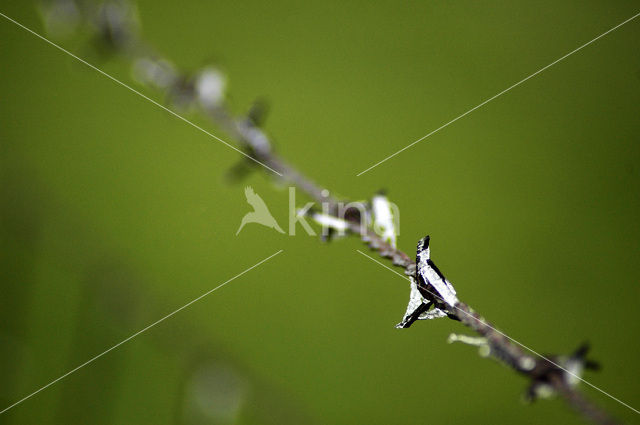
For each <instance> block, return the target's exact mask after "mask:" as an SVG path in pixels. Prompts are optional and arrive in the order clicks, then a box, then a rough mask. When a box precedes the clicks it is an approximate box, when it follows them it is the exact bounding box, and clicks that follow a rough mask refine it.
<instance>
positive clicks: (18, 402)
mask: <svg viewBox="0 0 640 425" xmlns="http://www.w3.org/2000/svg"><path fill="white" fill-rule="evenodd" d="M281 252H283V250H282V249H281V250H280V251H278V252H276V253H275V254H271V255H270V256H268V257H267V258H265V259H263V260H262V261H259V262H257V263H256V264H254V265H253V266H251V267H249V268H248V269H246V270H244V271H243V272H242V273H238V274H237V275H235V276H233V277H232V278H231V279H229V280H227V281H226V282H223V283H221V284H220V285H218V286H216V287H215V288H213V289H210V290H209V291H207V292H205V293H204V294H202V295H200V296H199V297H198V298H195V299H193V300H191V301H189V302H188V303H186V304H185V305H183V306H182V307H180V308H179V309H177V310H174V311H173V312H171V313H169V314H167V315H166V316H164V317H163V318H161V319H159V320H156V321H155V322H153V323H152V324H150V325H149V326H147V327H145V328H143V329H141V330H139V331H138V332H136V333H134V334H133V335H131V336H130V337H128V338H126V339H123V340H122V341H120V342H119V343H117V344H116V345H114V346H112V347H111V348H109V349H107V350H105V351H103V352H102V353H100V354H98V355H97V356H95V357H92V358H91V359H89V360H87V361H86V362H84V363H82V364H81V365H80V366H77V367H75V368H74V369H71V370H70V371H69V372H67V373H65V374H64V375H62V376H60V377H58V378H56V379H54V380H53V381H51V382H49V383H48V384H47V385H45V386H43V387H40V388H39V389H37V390H36V391H34V392H32V393H31V394H29V395H28V396H26V397H23V398H22V399H20V400H18V401H16V402H15V403H13V404H12V405H10V406H7V407H5V408H4V409H3V410H2V411H0V415H1V414H3V413H4V412H6V411H7V410H9V409H11V408H13V407H15V406H17V405H18V404H20V403H22V402H23V401H25V400H27V399H29V398H31V397H33V396H34V395H36V394H38V393H39V392H40V391H42V390H44V389H46V388H48V387H50V386H51V385H53V384H55V383H56V382H58V381H60V380H61V379H64V378H66V377H67V376H69V375H71V374H72V373H74V372H76V371H78V370H79V369H82V368H83V367H85V366H86V365H88V364H89V363H92V362H93V361H95V360H97V359H99V358H100V357H102V356H104V355H105V354H107V353H108V352H109V351H111V350H115V349H116V348H118V347H120V346H121V345H122V344H124V343H125V342H127V341H130V340H132V339H133V338H135V337H137V336H138V335H140V334H141V333H143V332H145V331H147V330H149V329H151V328H152V327H154V326H155V325H157V324H158V323H160V322H163V321H164V320H166V319H168V318H169V317H171V316H173V315H174V314H176V313H178V312H179V311H182V310H184V309H185V308H187V307H189V306H190V305H191V304H193V303H195V302H197V301H199V300H201V299H202V298H204V297H206V296H207V295H209V294H210V293H212V292H213V291H216V290H218V289H220V288H222V287H223V286H224V285H226V284H227V283H229V282H231V281H233V280H235V279H237V278H239V277H240V276H242V275H243V274H245V273H247V272H248V271H250V270H253V269H254V268H256V267H258V266H259V265H260V264H262V263H264V262H266V261H267V260H270V259H271V258H273V257H275V256H276V255H278V254H280V253H281Z"/></svg>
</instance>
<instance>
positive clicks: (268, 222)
mask: <svg viewBox="0 0 640 425" xmlns="http://www.w3.org/2000/svg"><path fill="white" fill-rule="evenodd" d="M244 196H246V198H247V202H248V203H249V205H251V206H252V207H253V211H251V212H248V213H246V214H245V215H244V217H242V222H241V223H240V227H239V228H238V231H237V232H236V235H238V233H240V230H242V228H243V227H244V225H245V224H248V223H258V224H262V225H263V226H267V227H269V228H271V229H275V230H277V231H278V232H280V233H284V230H282V229H281V228H280V226H279V225H278V223H277V222H276V219H275V218H273V216H272V215H271V213H270V212H269V208H267V204H265V203H264V201H263V200H262V198H261V197H260V195H258V194H257V193H255V192H254V191H253V188H252V187H251V186H247V187H245V188H244Z"/></svg>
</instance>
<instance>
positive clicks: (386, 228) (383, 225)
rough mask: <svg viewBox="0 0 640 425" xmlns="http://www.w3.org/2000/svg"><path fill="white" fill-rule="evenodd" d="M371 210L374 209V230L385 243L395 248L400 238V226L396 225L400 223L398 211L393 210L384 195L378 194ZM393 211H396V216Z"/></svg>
mask: <svg viewBox="0 0 640 425" xmlns="http://www.w3.org/2000/svg"><path fill="white" fill-rule="evenodd" d="M371 208H372V209H373V229H374V230H375V232H376V233H377V234H379V235H380V237H381V238H382V240H383V241H385V242H387V243H388V244H389V245H391V246H392V247H393V248H395V247H396V239H397V237H398V229H397V227H398V226H397V225H396V223H397V222H398V209H397V208H393V206H392V204H391V202H389V199H387V197H386V196H384V195H383V194H382V193H378V194H377V195H375V196H374V197H373V199H372V200H371ZM393 210H395V214H394V211H393Z"/></svg>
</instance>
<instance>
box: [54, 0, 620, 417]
mask: <svg viewBox="0 0 640 425" xmlns="http://www.w3.org/2000/svg"><path fill="white" fill-rule="evenodd" d="M43 17H44V19H45V24H46V26H47V27H48V28H49V29H56V28H57V29H60V28H64V27H65V25H66V26H69V25H75V26H76V27H78V26H79V27H85V28H89V29H90V31H91V33H92V34H93V35H95V36H96V37H97V38H96V40H97V41H98V42H99V45H100V46H101V51H103V52H107V53H108V54H118V55H120V56H123V57H125V58H127V59H128V60H129V61H130V62H131V65H132V68H133V70H134V73H135V74H136V75H137V76H138V79H139V80H141V81H142V82H144V83H145V84H147V85H149V86H152V87H154V88H156V89H159V90H161V91H162V92H163V93H164V94H165V96H166V97H167V98H168V100H169V102H170V103H173V104H174V105H176V106H181V107H183V108H194V107H195V108H197V109H198V110H199V111H200V112H202V113H203V114H204V115H206V116H207V117H208V118H209V119H210V120H211V121H212V122H213V123H214V124H215V125H216V126H217V127H218V128H220V129H222V130H223V131H225V132H226V133H227V134H228V135H229V136H230V137H232V138H233V139H234V140H236V141H237V143H238V146H239V148H240V149H241V150H242V151H244V152H245V153H246V154H247V155H248V156H250V157H251V158H253V159H255V160H257V161H258V162H260V163H263V164H265V165H267V166H268V167H269V168H271V169H273V170H275V171H277V172H278V173H280V174H281V175H282V177H278V178H279V179H281V180H283V181H285V182H287V183H290V184H293V185H295V186H296V187H298V188H299V189H301V190H302V191H304V192H305V193H306V194H307V195H308V196H309V197H310V198H311V199H313V200H315V201H316V202H318V203H322V204H323V205H328V210H329V214H331V215H332V216H333V217H335V218H338V219H341V220H344V221H345V222H346V227H347V229H348V231H349V233H350V234H352V235H358V236H360V237H361V239H362V240H363V241H364V242H365V243H366V244H367V245H368V246H369V248H370V249H371V250H372V251H374V252H376V253H377V254H378V255H379V256H380V257H382V258H386V259H390V260H391V263H392V265H393V266H396V267H398V268H401V269H402V270H403V271H404V274H405V275H406V276H408V278H409V280H410V281H411V282H412V291H414V292H412V302H416V304H415V305H414V306H417V310H415V311H414V312H413V313H415V314H414V315H409V316H408V318H407V317H405V321H404V322H403V324H402V326H401V327H409V326H410V325H411V323H413V321H414V320H416V319H419V318H435V317H447V316H448V317H449V318H451V319H453V320H457V321H460V322H461V323H462V324H463V325H465V326H466V327H468V328H469V329H471V330H472V331H473V332H475V333H476V334H478V335H479V337H469V336H464V335H463V336H457V335H452V337H451V338H450V341H460V342H466V343H468V344H471V345H477V346H479V347H480V349H481V354H482V355H484V356H492V357H493V358H495V359H496V360H498V361H500V362H501V363H503V364H505V365H507V366H509V367H510V368H512V369H513V370H514V371H516V372H517V373H519V374H521V375H524V376H525V377H526V378H527V379H528V380H529V390H528V392H527V396H528V398H529V399H531V400H533V399H536V398H539V397H543V396H545V395H555V394H558V395H560V396H562V397H563V398H564V399H565V400H566V401H567V402H568V404H569V405H571V406H572V407H573V408H574V409H575V410H576V411H577V412H578V413H580V414H581V415H582V416H583V417H585V418H586V419H589V420H591V421H593V422H595V423H598V424H614V423H618V422H617V421H616V420H614V419H613V418H611V417H610V416H609V415H608V414H606V413H605V412H604V411H602V410H600V409H599V408H597V407H596V406H595V405H593V404H592V403H591V402H590V401H588V400H587V399H585V398H584V397H583V396H582V395H581V394H580V393H579V392H578V391H577V390H576V388H575V387H576V384H577V382H578V381H579V380H580V379H581V378H579V375H580V373H581V372H582V369H584V368H594V366H595V364H594V363H593V362H591V361H589V360H587V359H586V352H587V347H586V345H583V346H581V347H580V348H579V349H578V350H576V352H575V353H573V354H571V355H569V356H539V355H538V356H532V355H529V354H527V353H525V352H524V351H523V349H522V348H523V346H521V344H519V343H516V342H515V341H514V340H512V339H511V338H509V337H508V336H506V335H505V334H504V333H502V332H500V331H499V330H497V329H496V328H495V327H494V326H493V325H491V324H490V323H489V322H488V321H486V320H485V319H484V318H483V317H482V316H480V315H479V314H478V313H477V312H476V311H474V310H473V309H472V308H471V307H469V306H468V305H467V304H465V303H463V302H460V301H458V300H457V298H456V297H455V290H453V287H452V286H451V287H450V291H452V292H449V294H448V295H449V296H450V297H452V298H450V299H454V300H455V301H454V302H445V301H444V299H443V293H442V291H443V290H438V289H437V285H436V284H435V282H434V281H431V280H429V279H427V278H425V276H424V274H423V272H425V271H424V270H421V269H420V267H421V266H420V265H419V264H417V263H416V261H414V260H413V258H412V256H409V255H408V254H406V253H404V252H402V251H401V250H399V249H397V248H396V247H395V246H394V244H392V243H390V242H389V241H388V240H386V239H384V238H383V237H382V236H381V235H379V234H378V233H377V232H376V231H375V230H374V229H373V228H372V226H371V225H370V223H368V222H367V220H365V217H362V214H361V213H360V212H359V211H346V213H344V211H343V214H338V212H339V208H340V207H341V206H343V205H346V204H348V202H347V200H341V199H337V198H335V197H332V196H330V195H329V191H328V190H326V189H325V188H323V187H321V186H320V185H318V184H316V183H315V182H313V181H312V180H310V179H309V178H307V177H306V176H305V175H303V174H302V173H300V172H298V171H297V170H296V169H295V168H294V167H292V166H291V165H289V164H288V163H286V162H285V161H284V160H283V159H282V158H280V156H278V155H277V154H276V153H275V151H274V150H273V146H272V144H271V142H270V140H269V138H268V137H267V135H266V134H265V133H264V132H263V131H262V130H261V129H260V123H261V122H262V120H263V118H264V116H263V111H262V110H261V108H260V107H259V106H260V104H258V107H256V108H254V109H253V110H252V111H250V112H249V114H248V116H241V117H235V116H234V115H233V114H232V113H231V112H230V111H229V109H228V107H227V105H226V103H225V101H224V77H223V76H222V75H221V73H219V71H217V70H215V69H212V68H206V69H203V70H201V71H200V72H198V73H196V74H195V75H187V74H184V73H180V72H178V71H177V69H176V67H174V66H173V65H172V64H171V62H170V61H168V60H166V59H163V58H161V56H160V55H158V54H157V53H156V52H155V50H154V49H153V48H151V47H150V46H149V45H147V44H146V43H145V42H144V41H143V40H142V38H141V37H140V31H139V27H138V19H137V14H136V10H135V8H134V7H133V6H132V5H131V4H130V3H128V2H127V1H125V0H121V1H118V0H111V1H103V2H101V3H98V4H95V3H90V2H83V1H74V0H52V1H50V2H49V3H48V5H47V6H45V7H44V9H43ZM242 161H243V162H242V163H240V165H239V166H238V167H239V169H241V170H247V169H262V167H259V166H257V164H256V162H253V161H248V160H247V159H246V158H245V159H243V160H242ZM264 170H266V168H264ZM268 174H272V173H270V172H269V173H268ZM423 241H424V240H423ZM423 241H421V243H423ZM427 249H428V239H427ZM418 255H419V256H420V255H421V246H420V245H419V247H418ZM427 255H428V251H427ZM426 261H428V262H429V263H428V266H424V265H423V267H430V268H431V269H430V270H431V271H433V273H436V275H437V276H436V280H438V279H440V281H441V283H442V284H448V285H450V283H449V282H448V281H447V280H446V279H445V278H444V276H442V274H441V273H440V272H439V270H437V268H436V267H435V265H434V264H433V263H432V262H430V259H429V258H427V260H426ZM420 264H422V262H421V263H420ZM425 264H426V263H425ZM425 273H426V272H425ZM414 284H415V285H414ZM443 288H445V287H443ZM414 296H415V297H416V299H413V297H414ZM444 298H446V297H444ZM410 306H411V303H410ZM430 309H431V310H430ZM536 354H537V353H536Z"/></svg>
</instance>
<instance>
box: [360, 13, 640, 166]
mask: <svg viewBox="0 0 640 425" xmlns="http://www.w3.org/2000/svg"><path fill="white" fill-rule="evenodd" d="M638 16H640V13H637V14H635V15H633V16H632V17H630V18H629V19H627V20H625V21H623V22H621V23H619V24H618V25H616V26H615V27H613V28H611V29H610V30H608V31H606V32H603V33H602V34H600V35H599V36H597V37H596V38H594V39H593V40H591V41H587V42H586V43H584V44H583V45H582V46H580V47H578V48H576V49H574V50H572V51H570V52H569V53H567V54H566V55H564V56H562V57H561V58H558V59H556V60H555V61H553V62H551V63H550V64H549V65H547V66H545V67H543V68H540V69H539V70H537V71H536V72H534V73H533V74H531V75H529V76H528V77H525V78H523V79H522V80H520V81H518V82H517V83H515V84H513V85H511V86H509V87H507V88H506V89H504V90H502V91H501V92H500V93H498V94H496V95H494V96H492V97H490V98H489V99H487V100H485V101H484V102H482V103H480V104H479V105H476V106H474V107H473V108H471V109H469V110H468V111H467V112H465V113H463V114H462V115H458V116H457V117H455V118H454V119H452V120H451V121H449V122H448V123H446V124H443V125H441V126H440V127H438V128H436V129H435V130H433V131H432V132H431V133H428V134H425V135H424V136H422V137H421V138H419V139H418V140H416V141H415V142H413V143H410V144H408V145H407V146H405V147H404V148H402V149H400V150H399V151H397V152H395V153H392V154H391V155H389V156H388V157H386V158H385V159H383V160H382V161H378V162H376V163H375V164H373V165H372V166H371V167H369V168H367V169H366V170H364V171H361V172H359V173H358V174H357V175H356V177H360V176H361V175H363V174H364V173H366V172H367V171H369V170H371V169H372V168H375V167H377V166H378V165H380V164H382V163H383V162H385V161H388V160H390V159H391V158H393V157H394V156H396V155H398V154H399V153H401V152H404V151H405V150H407V149H409V148H410V147H411V146H413V145H415V144H416V143H419V142H421V141H423V140H424V139H426V138H427V137H429V136H431V135H432V134H436V133H437V132H438V131H440V130H442V129H443V128H445V127H448V126H449V125H450V124H453V123H454V122H456V121H458V120H459V119H460V118H462V117H464V116H466V115H468V114H470V113H471V112H473V111H475V110H476V109H478V108H481V107H482V106H484V105H486V104H487V103H489V102H491V101H492V100H494V99H496V98H498V97H500V96H502V95H503V94H505V93H506V92H508V91H509V90H511V89H513V88H515V87H517V86H519V85H520V84H522V83H524V82H525V81H527V80H528V79H530V78H533V77H535V76H536V75H538V74H540V73H541V72H543V71H545V70H546V69H548V68H551V67H552V66H553V65H555V64H557V63H558V62H560V61H562V60H563V59H566V58H568V57H569V56H571V55H572V54H574V53H576V52H577V51H579V50H582V49H583V48H585V47H587V46H588V45H590V44H591V43H593V42H594V41H596V40H599V39H600V38H602V37H604V36H605V35H607V34H609V33H610V32H612V31H615V30H617V29H618V28H620V27H621V26H623V25H624V24H626V23H628V22H630V21H632V20H634V19H635V18H637V17H638Z"/></svg>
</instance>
